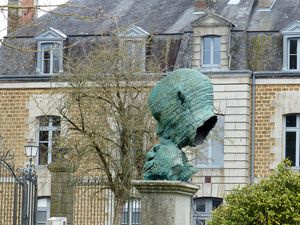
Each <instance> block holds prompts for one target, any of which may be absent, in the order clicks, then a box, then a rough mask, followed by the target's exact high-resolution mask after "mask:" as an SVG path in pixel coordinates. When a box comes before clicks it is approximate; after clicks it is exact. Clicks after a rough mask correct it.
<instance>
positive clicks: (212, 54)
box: [201, 35, 221, 67]
mask: <svg viewBox="0 0 300 225" xmlns="http://www.w3.org/2000/svg"><path fill="white" fill-rule="evenodd" d="M205 39H211V41H210V50H209V52H210V59H209V61H210V62H211V63H204V61H205V59H204V56H205V54H204V53H205V51H206V50H205V45H204V42H205ZM215 40H219V46H220V49H219V51H216V50H215ZM201 43H202V48H201V65H202V67H219V66H220V65H221V36H219V35H205V36H202V39H201ZM215 52H218V58H219V63H218V64H217V63H215V62H214V61H215V60H214V58H215Z"/></svg>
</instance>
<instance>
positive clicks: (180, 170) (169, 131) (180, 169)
mask: <svg viewBox="0 0 300 225" xmlns="http://www.w3.org/2000/svg"><path fill="white" fill-rule="evenodd" d="M148 103H149V107H150V110H151V113H152V115H153V117H154V118H155V119H156V121H157V130H156V133H157V135H158V136H159V138H160V142H161V144H159V145H156V146H155V147H154V148H152V149H151V150H150V151H149V152H148V154H147V155H146V163H145V173H144V179H146V180H157V179H159V180H164V179H166V180H182V181H187V180H189V178H190V177H191V176H192V175H193V174H194V173H195V172H196V171H197V170H196V169H195V168H193V166H192V165H190V164H189V163H188V162H187V157H186V156H185V153H184V152H183V151H182V150H181V148H183V147H185V146H196V145H199V144H201V143H202V142H203V140H204V139H205V137H206V136H207V134H208V133H209V131H210V130H211V129H212V128H213V127H214V126H215V124H216V122H217V117H216V116H215V114H214V112H213V88H212V84H211V82H210V80H209V79H208V78H207V77H206V76H205V75H203V74H202V73H200V72H199V71H196V70H192V69H179V70H176V71H174V72H171V73H168V75H167V76H166V77H165V78H163V79H162V80H161V81H159V82H158V83H157V84H156V86H155V87H154V88H153V89H152V91H151V93H150V96H149V98H148ZM172 153H173V154H172Z"/></svg>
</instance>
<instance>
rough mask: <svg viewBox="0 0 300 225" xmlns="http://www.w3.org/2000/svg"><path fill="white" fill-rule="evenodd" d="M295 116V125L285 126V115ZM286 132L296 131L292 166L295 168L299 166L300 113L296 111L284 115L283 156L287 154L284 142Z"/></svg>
mask: <svg viewBox="0 0 300 225" xmlns="http://www.w3.org/2000/svg"><path fill="white" fill-rule="evenodd" d="M292 115H295V116H296V127H287V125H286V117H287V116H292ZM287 132H295V133H296V142H295V148H296V149H295V165H294V166H293V168H295V169H297V168H300V114H297V113H290V114H286V115H284V158H286V155H287V149H286V147H287V145H286V144H287V142H286V133H287Z"/></svg>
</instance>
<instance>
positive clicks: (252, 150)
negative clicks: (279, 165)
mask: <svg viewBox="0 0 300 225" xmlns="http://www.w3.org/2000/svg"><path fill="white" fill-rule="evenodd" d="M251 75H252V112H251V113H252V121H251V177H250V184H253V183H254V155H255V151H254V150H255V149H254V140H255V139H254V131H255V129H254V128H255V74H254V73H253V71H252V72H251Z"/></svg>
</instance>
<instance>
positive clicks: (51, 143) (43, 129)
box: [36, 115, 61, 166]
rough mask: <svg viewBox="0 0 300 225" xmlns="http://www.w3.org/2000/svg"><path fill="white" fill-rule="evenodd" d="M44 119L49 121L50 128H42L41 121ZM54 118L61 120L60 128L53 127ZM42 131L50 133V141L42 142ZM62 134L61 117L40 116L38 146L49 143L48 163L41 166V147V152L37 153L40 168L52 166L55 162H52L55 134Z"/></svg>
mask: <svg viewBox="0 0 300 225" xmlns="http://www.w3.org/2000/svg"><path fill="white" fill-rule="evenodd" d="M43 118H47V120H48V126H41V119H43ZM54 118H57V119H58V118H60V126H53V119H54ZM41 131H46V132H48V140H47V141H41V140H40V132H41ZM57 131H59V132H61V117H60V116H55V115H47V116H39V117H38V138H37V140H38V146H40V145H41V144H43V143H47V148H48V150H47V163H46V164H41V163H40V147H39V151H38V153H37V157H36V160H37V165H38V166H47V165H48V164H50V163H51V162H52V161H53V160H52V158H53V157H52V156H53V133H54V132H57Z"/></svg>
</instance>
